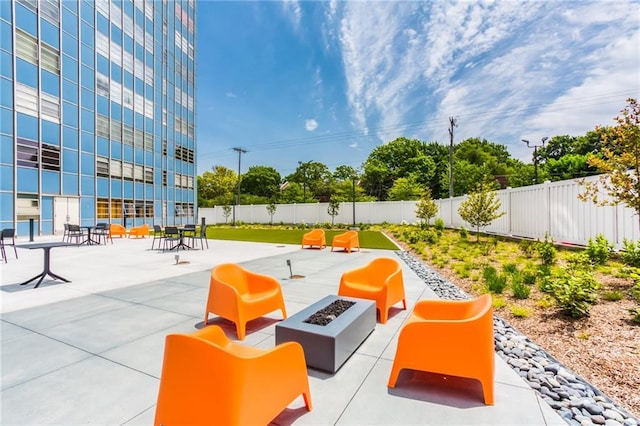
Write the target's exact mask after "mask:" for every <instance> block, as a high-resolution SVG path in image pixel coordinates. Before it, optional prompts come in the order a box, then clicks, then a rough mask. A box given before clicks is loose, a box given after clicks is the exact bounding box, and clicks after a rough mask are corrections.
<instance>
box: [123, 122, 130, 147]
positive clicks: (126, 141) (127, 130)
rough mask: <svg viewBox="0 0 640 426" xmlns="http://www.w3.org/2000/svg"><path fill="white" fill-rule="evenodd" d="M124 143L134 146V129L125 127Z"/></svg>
mask: <svg viewBox="0 0 640 426" xmlns="http://www.w3.org/2000/svg"><path fill="white" fill-rule="evenodd" d="M122 142H123V143H125V144H127V145H133V127H131V126H128V125H126V124H125V125H124V127H123V129H122Z"/></svg>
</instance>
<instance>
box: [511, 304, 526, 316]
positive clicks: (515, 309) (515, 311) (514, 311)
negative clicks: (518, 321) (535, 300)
mask: <svg viewBox="0 0 640 426" xmlns="http://www.w3.org/2000/svg"><path fill="white" fill-rule="evenodd" d="M509 310H510V311H511V315H513V316H514V317H518V318H526V317H528V316H529V315H531V311H530V310H529V309H528V308H526V307H524V306H512V307H511V308H510V309H509Z"/></svg>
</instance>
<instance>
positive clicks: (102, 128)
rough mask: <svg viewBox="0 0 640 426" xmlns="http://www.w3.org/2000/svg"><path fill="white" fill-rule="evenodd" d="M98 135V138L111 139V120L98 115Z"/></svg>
mask: <svg viewBox="0 0 640 426" xmlns="http://www.w3.org/2000/svg"><path fill="white" fill-rule="evenodd" d="M96 133H97V134H98V136H100V137H103V138H106V139H109V118H108V117H105V116H104V115H98V117H97V119H96Z"/></svg>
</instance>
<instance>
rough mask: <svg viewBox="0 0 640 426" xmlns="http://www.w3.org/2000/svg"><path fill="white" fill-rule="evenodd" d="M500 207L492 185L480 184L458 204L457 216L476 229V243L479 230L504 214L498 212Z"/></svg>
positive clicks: (478, 238)
mask: <svg viewBox="0 0 640 426" xmlns="http://www.w3.org/2000/svg"><path fill="white" fill-rule="evenodd" d="M500 207H501V205H500V200H499V199H498V198H497V195H496V192H495V191H494V190H493V187H492V185H491V184H490V183H482V184H480V185H479V186H478V187H477V189H476V190H475V191H474V192H472V193H471V194H469V197H468V198H467V199H466V200H464V201H463V202H462V203H461V204H460V207H459V208H458V214H460V217H461V218H462V220H464V221H465V222H467V223H468V224H469V225H471V226H472V227H473V228H475V229H476V241H480V228H483V227H485V226H488V225H490V224H491V222H493V221H494V220H496V219H498V218H500V217H502V216H504V215H505V214H506V213H505V212H500V211H498V210H500Z"/></svg>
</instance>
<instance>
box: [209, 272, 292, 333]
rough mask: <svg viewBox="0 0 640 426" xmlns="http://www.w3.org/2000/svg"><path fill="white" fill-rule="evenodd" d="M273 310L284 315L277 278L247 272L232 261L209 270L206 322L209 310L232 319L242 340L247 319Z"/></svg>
mask: <svg viewBox="0 0 640 426" xmlns="http://www.w3.org/2000/svg"><path fill="white" fill-rule="evenodd" d="M276 309H280V310H281V311H282V316H283V317H284V318H285V319H286V318H287V312H286V310H285V307H284V298H283V296H282V288H281V287H280V283H279V282H278V280H277V279H275V278H273V277H270V276H268V275H263V274H257V273H255V272H251V271H248V270H246V269H244V268H243V267H241V266H239V265H236V264H235V263H223V264H220V265H218V266H216V267H214V268H213V269H212V270H211V279H210V280H209V297H208V299H207V309H206V311H205V313H204V323H205V325H206V324H207V323H208V319H209V313H210V312H211V313H214V314H216V315H218V316H220V317H222V318H225V319H228V320H229V321H233V322H235V323H236V333H237V335H238V339H239V340H244V336H245V332H246V327H247V322H249V321H250V320H252V319H256V318H259V317H261V316H263V315H265V314H268V313H269V312H272V311H275V310H276Z"/></svg>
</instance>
